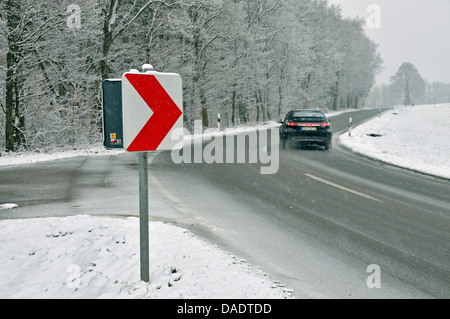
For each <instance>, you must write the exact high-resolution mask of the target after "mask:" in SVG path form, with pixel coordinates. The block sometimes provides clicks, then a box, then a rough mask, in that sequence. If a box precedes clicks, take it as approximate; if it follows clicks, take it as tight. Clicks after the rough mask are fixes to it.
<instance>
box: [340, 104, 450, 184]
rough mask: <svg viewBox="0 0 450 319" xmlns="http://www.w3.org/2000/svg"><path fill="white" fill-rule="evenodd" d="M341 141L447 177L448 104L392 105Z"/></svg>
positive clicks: (449, 173)
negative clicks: (390, 108)
mask: <svg viewBox="0 0 450 319" xmlns="http://www.w3.org/2000/svg"><path fill="white" fill-rule="evenodd" d="M340 142H341V143H342V144H343V145H345V146H347V147H348V148H350V149H352V150H353V151H355V152H357V153H361V154H364V155H366V156H369V157H372V158H376V159H378V160H381V161H383V162H386V163H391V164H394V165H397V166H401V167H406V168H409V169H412V170H416V171H420V172H423V173H427V174H431V175H436V176H441V177H444V178H450V104H437V105H417V106H414V107H411V106H406V107H405V106H401V107H395V108H393V109H392V110H390V111H387V112H385V113H383V114H382V115H381V116H380V117H378V118H375V119H373V120H371V121H369V122H367V123H365V124H363V125H361V126H358V127H357V128H355V129H353V130H352V134H351V136H350V137H349V136H348V133H345V134H343V135H341V136H340Z"/></svg>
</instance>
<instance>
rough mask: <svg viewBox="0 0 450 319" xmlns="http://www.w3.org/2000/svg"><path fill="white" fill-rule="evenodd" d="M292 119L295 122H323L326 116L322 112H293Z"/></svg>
mask: <svg viewBox="0 0 450 319" xmlns="http://www.w3.org/2000/svg"><path fill="white" fill-rule="evenodd" d="M291 121H295V122H323V121H325V117H324V115H323V114H322V113H320V112H293V113H292V115H291Z"/></svg>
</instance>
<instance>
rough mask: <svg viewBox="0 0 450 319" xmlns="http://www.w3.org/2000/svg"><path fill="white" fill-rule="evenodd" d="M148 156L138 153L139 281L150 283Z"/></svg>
mask: <svg viewBox="0 0 450 319" xmlns="http://www.w3.org/2000/svg"><path fill="white" fill-rule="evenodd" d="M147 159H148V154H147V152H140V153H139V229H140V262H141V280H142V281H145V282H150V261H149V235H148V162H147Z"/></svg>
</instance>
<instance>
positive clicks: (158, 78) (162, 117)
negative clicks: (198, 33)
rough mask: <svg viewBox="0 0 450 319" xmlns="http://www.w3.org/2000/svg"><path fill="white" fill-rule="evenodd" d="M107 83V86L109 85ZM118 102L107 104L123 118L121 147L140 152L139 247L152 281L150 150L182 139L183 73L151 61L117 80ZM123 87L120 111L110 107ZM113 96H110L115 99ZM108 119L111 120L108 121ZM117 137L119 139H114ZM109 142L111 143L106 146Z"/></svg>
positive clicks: (145, 274) (146, 277) (145, 277)
mask: <svg viewBox="0 0 450 319" xmlns="http://www.w3.org/2000/svg"><path fill="white" fill-rule="evenodd" d="M109 82H111V81H109ZM109 82H106V86H105V87H106V88H107V87H108V85H109V84H110V83H109ZM114 83H115V84H114V85H115V89H114V94H115V95H114V96H115V101H114V103H112V102H107V103H105V100H104V117H105V114H106V113H112V114H114V116H115V117H119V116H120V118H121V124H122V130H123V141H122V139H121V140H120V142H121V147H122V148H123V149H124V150H125V151H127V152H130V153H138V158H139V233H140V236H139V240H140V244H139V250H140V278H141V280H142V281H145V282H149V281H150V261H149V259H150V258H149V228H148V226H149V225H148V224H149V202H148V152H154V151H169V150H174V149H175V148H176V147H177V146H178V145H180V143H179V142H180V141H181V140H182V138H183V137H182V136H181V137H179V139H173V138H172V133H173V132H174V131H175V130H176V129H180V128H183V116H182V115H183V88H182V80H181V77H180V75H178V74H176V73H161V72H157V71H154V70H153V67H152V66H151V65H149V64H144V65H143V66H142V72H139V71H137V70H131V71H130V72H126V73H124V74H123V75H122V78H121V80H120V82H119V80H114ZM119 83H120V86H121V90H120V93H121V94H120V99H121V108H120V110H117V109H114V110H110V105H111V104H114V105H116V104H117V103H118V99H119V93H118V92H117V86H118V85H119ZM112 100H114V98H109V99H108V101H112ZM107 121H108V120H107ZM107 135H108V134H106V133H105V141H106V142H108V143H106V142H105V147H106V148H112V147H111V145H113V144H114V146H116V147H118V145H117V144H115V143H113V141H112V140H113V138H112V137H117V136H118V135H111V136H109V135H108V136H107ZM114 139H116V138H114ZM114 142H116V141H114ZM107 144H108V145H107Z"/></svg>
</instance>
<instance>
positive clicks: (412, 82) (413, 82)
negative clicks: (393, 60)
mask: <svg viewBox="0 0 450 319" xmlns="http://www.w3.org/2000/svg"><path fill="white" fill-rule="evenodd" d="M391 82H392V85H394V87H395V88H396V89H397V90H399V92H401V94H402V96H403V104H404V105H411V104H416V103H419V102H422V100H423V98H424V96H425V80H424V79H423V78H422V76H421V75H420V73H419V71H418V70H417V68H416V67H415V66H414V65H413V64H412V63H409V62H404V63H403V64H402V65H401V66H400V68H399V69H398V71H397V73H396V74H395V75H393V76H392V77H391Z"/></svg>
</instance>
